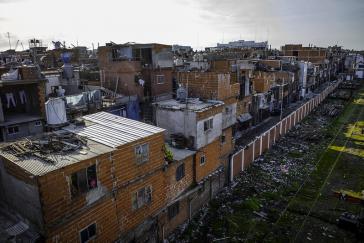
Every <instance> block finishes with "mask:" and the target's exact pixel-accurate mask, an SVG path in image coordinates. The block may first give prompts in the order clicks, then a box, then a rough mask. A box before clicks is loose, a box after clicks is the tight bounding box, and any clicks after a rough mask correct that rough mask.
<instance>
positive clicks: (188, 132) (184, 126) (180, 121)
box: [156, 108, 196, 138]
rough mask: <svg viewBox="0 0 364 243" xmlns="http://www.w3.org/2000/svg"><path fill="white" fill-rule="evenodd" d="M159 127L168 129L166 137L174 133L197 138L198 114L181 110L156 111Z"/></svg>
mask: <svg viewBox="0 0 364 243" xmlns="http://www.w3.org/2000/svg"><path fill="white" fill-rule="evenodd" d="M156 121H157V126H158V127H161V128H164V129H166V130H167V131H166V136H167V137H169V136H170V135H171V134H173V133H182V134H184V135H185V136H186V137H189V136H193V137H195V138H196V114H195V113H194V112H184V111H181V110H167V109H159V108H157V110H156Z"/></svg>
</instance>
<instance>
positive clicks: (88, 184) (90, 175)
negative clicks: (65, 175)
mask: <svg viewBox="0 0 364 243" xmlns="http://www.w3.org/2000/svg"><path fill="white" fill-rule="evenodd" d="M96 187H97V176H96V165H92V166H90V167H88V168H85V169H82V170H80V171H77V172H76V173H73V174H72V175H71V196H72V197H76V196H78V195H81V194H82V193H85V192H88V191H90V190H91V189H94V188H96Z"/></svg>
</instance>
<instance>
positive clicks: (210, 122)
mask: <svg viewBox="0 0 364 243" xmlns="http://www.w3.org/2000/svg"><path fill="white" fill-rule="evenodd" d="M213 124H214V119H213V118H210V119H208V120H206V121H204V123H203V130H204V131H205V132H206V131H209V130H211V129H212V128H213Z"/></svg>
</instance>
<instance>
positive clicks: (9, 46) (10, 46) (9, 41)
mask: <svg viewBox="0 0 364 243" xmlns="http://www.w3.org/2000/svg"><path fill="white" fill-rule="evenodd" d="M7 34H8V41H9V47H10V50H11V43H10V33H9V32H7Z"/></svg>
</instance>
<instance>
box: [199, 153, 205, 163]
mask: <svg viewBox="0 0 364 243" xmlns="http://www.w3.org/2000/svg"><path fill="white" fill-rule="evenodd" d="M202 158H203V162H201V161H202ZM204 164H206V154H203V155H201V156H200V165H204Z"/></svg>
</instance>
